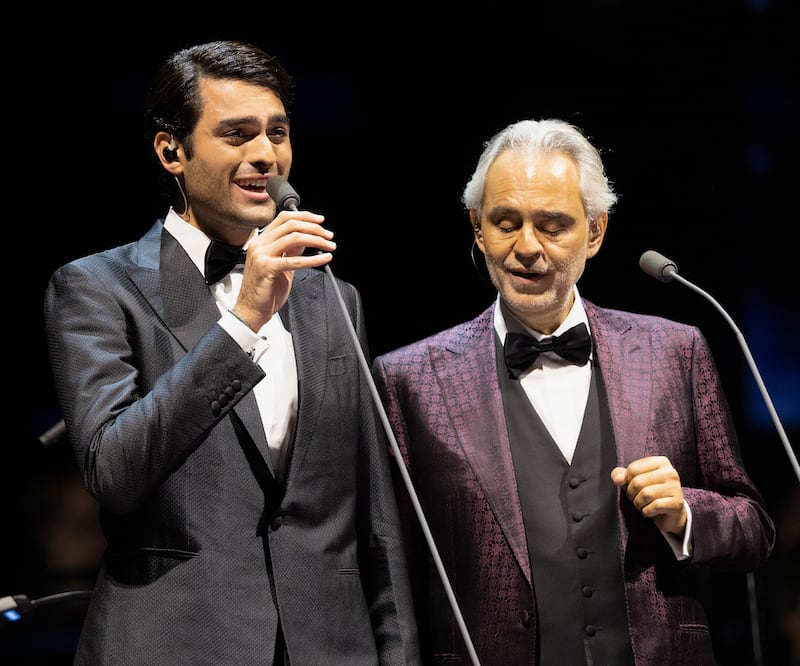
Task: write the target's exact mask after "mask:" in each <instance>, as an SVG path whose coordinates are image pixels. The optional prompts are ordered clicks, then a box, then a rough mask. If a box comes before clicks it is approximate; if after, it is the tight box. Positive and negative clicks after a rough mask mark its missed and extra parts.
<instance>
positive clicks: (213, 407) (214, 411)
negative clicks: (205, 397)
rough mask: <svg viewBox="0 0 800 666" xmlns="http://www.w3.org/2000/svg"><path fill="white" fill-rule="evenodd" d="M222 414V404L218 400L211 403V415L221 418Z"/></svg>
mask: <svg viewBox="0 0 800 666" xmlns="http://www.w3.org/2000/svg"><path fill="white" fill-rule="evenodd" d="M221 412H222V407H221V406H220V404H219V403H218V402H217V401H216V400H214V401H213V402H212V403H211V413H212V414H213V415H214V416H219V415H220V413H221Z"/></svg>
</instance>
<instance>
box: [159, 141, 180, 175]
mask: <svg viewBox="0 0 800 666" xmlns="http://www.w3.org/2000/svg"><path fill="white" fill-rule="evenodd" d="M153 149H154V150H155V151H156V157H157V158H158V161H159V162H161V166H163V167H164V169H166V171H167V172H169V173H170V174H172V175H173V176H178V175H180V174H182V173H183V161H182V154H183V153H182V149H181V147H180V145H179V144H178V143H177V142H176V141H175V138H174V137H173V136H172V135H171V134H170V133H169V132H164V131H163V130H162V131H160V132H156V135H155V138H154V139H153Z"/></svg>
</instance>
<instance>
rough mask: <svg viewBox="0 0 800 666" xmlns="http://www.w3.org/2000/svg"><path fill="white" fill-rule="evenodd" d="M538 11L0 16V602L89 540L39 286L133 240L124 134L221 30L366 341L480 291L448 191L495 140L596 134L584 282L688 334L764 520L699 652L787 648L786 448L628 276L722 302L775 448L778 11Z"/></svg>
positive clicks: (792, 67)
mask: <svg viewBox="0 0 800 666" xmlns="http://www.w3.org/2000/svg"><path fill="white" fill-rule="evenodd" d="M538 4H540V3H528V4H527V5H525V7H524V9H518V8H512V7H505V6H503V5H502V4H497V3H493V4H491V5H488V6H486V7H484V8H482V9H480V10H476V11H475V12H474V13H470V12H468V11H467V10H465V9H463V8H460V9H457V10H445V9H440V10H437V12H436V13H437V14H439V16H438V17H437V18H433V17H432V16H431V15H430V14H431V13H433V9H434V8H433V6H428V7H422V8H415V7H413V6H411V5H409V4H401V5H398V6H396V7H395V6H394V5H391V4H390V5H385V6H382V7H380V8H378V7H375V8H372V9H366V10H359V11H355V10H350V9H348V8H346V7H340V6H336V7H335V8H332V9H326V10H319V9H313V10H312V9H311V8H310V7H308V8H305V9H304V8H301V7H297V6H294V7H292V8H289V9H287V8H278V7H275V8H273V7H270V6H268V5H267V6H264V7H263V8H262V9H260V10H258V11H253V10H254V8H253V7H237V8H235V9H233V8H231V9H228V8H227V7H221V8H213V11H212V12H210V13H209V15H208V16H209V18H207V19H206V18H199V17H198V16H197V11H198V6H197V5H193V6H187V7H185V8H180V9H179V10H178V11H174V12H170V11H169V10H170V9H174V8H171V7H169V6H164V7H161V8H160V9H161V10H162V12H163V16H161V15H153V16H146V15H145V14H144V13H142V14H138V15H137V14H134V13H133V12H132V10H130V9H128V8H120V7H117V8H115V9H114V11H113V13H112V12H111V11H110V10H109V12H108V13H104V12H102V11H101V12H99V13H97V12H96V13H93V14H91V15H89V14H86V15H82V14H80V12H65V13H63V14H58V13H52V11H49V12H45V11H44V10H42V13H41V16H35V17H34V16H31V17H29V18H28V19H26V20H18V21H16V22H12V21H11V20H7V21H6V22H4V26H3V28H2V32H3V33H4V36H3V39H2V42H0V57H1V58H2V67H3V72H4V75H5V76H4V84H5V85H4V89H5V94H4V100H3V103H2V108H3V114H4V118H5V122H4V127H5V139H6V141H5V143H6V146H7V148H8V152H7V153H6V156H5V157H6V170H5V173H6V176H5V183H6V185H5V193H6V197H5V198H6V201H7V212H6V215H5V225H6V228H7V230H10V232H11V236H12V238H11V239H8V238H7V244H10V243H11V242H20V243H21V244H22V245H23V247H25V248H26V252H27V256H28V257H29V258H30V260H29V263H19V262H21V261H23V260H22V259H19V260H16V261H17V262H18V263H16V264H11V259H8V262H9V264H10V265H11V266H12V267H13V270H12V271H10V272H9V273H8V275H7V277H6V282H5V294H6V297H5V301H6V312H7V316H8V317H9V319H8V326H9V329H10V330H8V331H7V335H9V338H8V339H9V340H10V344H9V345H8V350H9V351H10V356H12V358H9V359H8V363H7V366H6V367H7V370H6V376H7V379H8V380H9V387H7V390H8V391H9V393H7V394H6V395H7V396H8V397H7V400H8V401H9V408H10V410H11V411H10V413H9V416H8V417H7V419H6V421H7V424H8V426H9V430H8V435H7V437H6V438H5V441H4V442H3V448H2V451H3V460H2V469H3V470H4V472H3V477H4V489H5V491H6V503H5V509H6V510H5V511H4V512H3V516H2V519H3V521H4V524H3V527H2V534H3V544H4V545H3V553H4V555H5V558H6V563H5V564H4V565H3V567H2V569H1V571H2V577H1V578H0V596H4V595H7V594H21V593H24V594H28V595H30V596H31V597H33V598H36V597H42V596H45V595H48V594H51V593H53V592H56V591H62V590H69V589H86V588H87V587H91V584H92V580H93V575H94V567H95V566H96V562H97V557H98V556H99V552H100V549H101V548H102V543H101V542H98V539H97V534H96V515H95V513H94V511H95V508H96V507H94V505H93V504H92V502H91V501H90V502H88V503H87V502H86V501H85V499H86V497H85V496H84V495H83V494H82V489H81V488H80V487H79V486H76V485H75V478H74V469H73V466H72V463H71V459H70V457H69V444H68V442H67V441H66V440H61V441H58V442H56V443H55V444H53V445H51V446H49V447H44V446H42V445H41V444H40V443H39V440H38V437H39V435H41V434H42V433H44V432H45V431H46V430H47V429H48V428H50V427H51V426H52V425H53V424H55V423H57V422H58V421H59V420H60V413H59V410H58V407H57V405H56V403H55V398H54V390H53V387H52V379H51V375H50V367H49V362H48V359H47V355H46V350H45V346H44V333H43V322H42V312H41V311H42V299H43V295H44V289H45V285H46V282H47V279H48V278H49V275H50V273H51V272H52V271H53V270H54V269H55V268H56V267H58V266H59V265H61V264H62V263H64V262H66V261H68V260H70V259H73V258H75V257H78V256H80V255H84V254H88V253H90V252H94V251H97V250H101V249H105V248H107V247H110V246H113V245H117V244H120V243H123V242H128V241H131V240H134V239H136V238H138V237H139V236H140V235H141V234H142V233H143V232H144V231H145V230H146V229H148V228H149V226H150V225H151V224H152V222H153V220H154V218H155V217H157V216H160V215H162V214H163V213H164V211H165V207H164V204H163V201H162V200H161V199H160V198H159V197H158V196H157V193H156V183H155V179H154V178H153V174H152V173H151V172H150V165H149V164H148V162H147V160H146V157H145V152H144V151H145V147H144V145H143V143H142V141H141V137H140V127H141V125H140V111H141V107H142V101H143V98H144V95H145V91H146V87H147V85H148V83H149V80H150V78H151V76H152V74H153V73H154V71H155V68H156V67H157V65H158V64H160V62H161V61H162V60H163V59H164V57H165V56H166V55H167V54H168V53H169V52H171V51H173V50H175V49H177V48H179V47H182V46H186V45H189V44H191V43H195V42H198V41H204V40H207V39H217V38H237V39H239V38H240V39H246V40H250V41H253V42H255V43H257V44H258V45H260V46H262V47H263V48H265V49H266V50H267V51H271V52H273V53H274V54H276V55H278V56H279V57H280V59H281V60H282V61H283V62H284V64H285V65H286V66H287V68H288V69H289V70H290V72H291V73H293V75H294V76H295V79H296V84H297V99H296V104H295V110H294V115H293V128H292V138H293V146H294V153H295V160H294V166H293V168H292V178H291V181H292V184H293V185H294V187H295V188H296V189H297V191H298V192H299V194H300V196H301V199H302V207H304V208H308V209H311V210H314V211H316V212H320V213H324V214H325V215H326V217H327V224H328V226H330V227H331V228H332V229H334V230H335V231H336V239H337V241H338V244H339V250H337V253H336V256H335V259H334V261H333V263H332V264H331V269H332V270H333V272H334V273H335V274H336V275H337V276H339V277H342V278H345V279H348V280H350V281H352V282H353V283H355V284H356V286H358V287H359V288H360V290H361V293H362V295H363V298H364V302H365V306H366V308H367V315H368V324H369V327H370V345H371V351H372V353H373V355H374V354H378V353H381V352H383V351H387V350H389V349H391V348H394V347H396V346H399V345H401V344H404V343H406V342H410V341H412V340H415V339H417V338H420V337H422V336H424V335H427V334H429V333H432V332H434V331H437V330H439V329H441V328H444V327H447V326H450V325H452V324H455V323H457V322H460V321H463V320H465V319H468V318H471V317H473V316H475V315H476V314H477V313H478V312H479V311H481V310H482V309H484V308H485V307H486V306H487V305H488V304H489V302H490V300H491V298H492V296H493V292H492V291H491V290H490V288H489V287H488V285H487V284H486V283H485V282H484V281H483V279H482V278H481V277H480V275H479V274H478V273H477V272H476V270H475V268H474V267H473V265H472V263H471V261H470V258H469V249H470V244H471V232H470V227H469V224H468V218H467V215H466V213H465V212H464V211H463V210H462V209H461V205H460V195H461V190H462V188H463V186H464V184H465V182H466V180H467V177H468V176H469V174H470V173H471V171H472V169H473V167H474V164H475V162H476V160H477V157H478V154H479V153H480V150H481V148H482V143H483V142H484V141H485V140H486V139H488V138H489V136H490V135H491V134H493V133H494V132H496V131H497V130H499V129H501V128H502V127H503V126H505V125H506V124H508V123H510V122H513V121H515V120H519V119H522V118H528V117H539V118H540V117H550V116H557V117H561V118H565V119H568V120H571V121H572V122H574V123H575V124H577V125H579V126H580V127H582V128H583V129H584V130H585V131H586V133H587V134H588V135H589V136H590V138H592V139H593V141H594V142H595V143H596V144H597V145H598V146H599V147H601V149H602V150H603V152H604V154H605V159H606V164H607V169H608V173H609V176H610V177H611V179H612V180H613V182H614V184H615V187H616V189H617V191H618V193H619V195H620V199H619V203H618V205H617V207H616V209H615V211H614V213H613V214H612V216H611V222H610V228H609V232H608V235H607V238H606V242H605V245H604V247H603V249H602V251H601V253H600V254H599V256H597V257H596V258H595V259H593V260H592V261H591V262H590V263H589V267H588V269H587V271H586V274H585V275H584V277H583V278H582V280H581V282H580V284H579V286H580V288H581V291H582V293H583V295H584V296H585V297H586V298H589V299H590V300H593V301H595V302H597V303H598V304H601V305H606V306H609V307H616V308H622V309H629V310H634V311H640V312H648V313H652V314H657V315H663V316H666V317H670V318H673V319H677V320H680V321H684V322H687V323H692V324H696V325H698V326H699V327H700V328H701V329H702V330H703V332H704V333H705V334H706V336H707V338H708V339H709V342H710V343H711V347H712V349H713V350H714V353H715V357H716V359H717V362H718V365H719V369H720V372H721V373H722V376H723V380H724V382H725V386H726V389H727V391H728V397H729V399H730V402H731V404H732V406H733V408H734V413H735V416H736V419H737V426H738V428H739V430H740V437H741V441H742V451H743V455H744V458H745V462H746V464H747V467H748V469H749V471H750V473H751V475H752V476H753V478H754V480H755V481H756V483H757V484H758V485H759V487H760V489H761V490H762V492H763V493H764V495H765V498H766V500H767V502H768V505H769V508H770V510H771V513H772V515H773V517H774V518H775V520H776V522H777V523H778V544H777V547H776V550H775V554H774V555H773V557H772V559H771V561H770V562H769V564H768V565H767V566H766V567H765V568H764V569H763V570H761V571H759V572H758V573H757V574H756V575H755V576H752V577H745V576H742V575H732V574H731V575H727V574H716V575H714V576H709V577H708V606H709V612H710V614H711V617H712V623H713V629H714V634H715V643H716V644H717V647H718V656H719V660H720V663H722V664H753V663H764V664H780V665H784V664H797V663H800V602H799V601H798V597H799V596H800V591H799V588H800V580H799V579H800V550H799V549H800V506H798V495H799V494H800V493H799V491H798V486H799V485H800V484H799V483H798V479H797V477H796V475H795V473H794V471H793V469H792V467H791V465H790V461H789V456H788V455H787V452H786V450H785V449H784V447H783V445H782V443H781V441H780V440H779V438H778V436H777V434H776V430H775V427H774V425H773V423H772V420H771V419H770V417H769V415H768V412H767V410H766V408H765V407H764V404H763V400H762V398H761V394H760V393H759V392H758V390H757V387H756V384H755V382H754V380H753V377H752V375H751V373H750V369H749V367H748V366H747V364H746V361H745V357H744V355H743V354H742V350H741V348H740V346H739V343H738V341H737V337H736V335H735V334H734V331H733V330H732V329H731V328H730V327H729V326H728V324H727V323H726V322H725V320H724V319H723V317H722V316H721V315H720V313H719V312H718V311H717V310H715V309H714V307H713V306H712V305H711V304H710V303H708V302H707V301H706V300H705V299H703V298H702V297H701V296H699V295H698V294H696V293H695V292H693V291H691V290H689V289H687V288H686V287H685V286H683V285H681V284H679V283H677V282H672V283H668V284H662V283H659V282H658V281H656V280H654V279H653V278H651V277H649V276H647V275H645V274H644V273H643V272H642V271H641V270H640V269H639V267H638V260H639V257H640V255H641V254H642V252H644V251H645V250H648V249H655V250H658V251H660V252H661V253H663V254H665V255H666V256H668V257H670V258H671V259H673V260H674V261H675V262H676V263H677V265H678V268H679V269H680V273H681V275H683V276H684V277H685V278H687V279H688V280H691V281H692V282H694V283H695V284H697V285H698V286H700V287H702V288H703V289H705V290H706V291H707V292H709V293H710V294H711V295H713V296H714V297H715V298H716V299H717V300H718V301H719V303H720V304H721V305H722V306H723V307H724V308H725V309H726V310H727V311H728V312H729V313H730V315H731V316H732V317H733V319H734V321H736V322H737V323H738V325H739V327H740V328H741V331H742V333H743V334H744V338H745V339H746V341H747V342H748V343H749V347H750V349H751V351H752V353H753V357H754V359H755V361H756V363H757V364H758V367H759V369H760V371H761V373H762V376H763V379H764V382H765V384H766V387H767V389H768V390H769V392H770V395H771V398H772V400H773V402H774V404H775V407H776V409H777V412H778V414H779V415H780V417H781V419H782V422H783V426H784V427H785V428H786V431H787V434H788V436H789V439H790V441H791V442H792V443H793V445H794V451H795V452H797V450H798V446H797V440H798V432H799V431H800V408H799V407H798V402H800V401H798V399H797V396H798V388H799V387H800V354H798V352H797V351H796V348H795V347H794V343H795V340H796V338H797V335H798V334H797V329H798V324H799V323H800V307H798V297H797V290H796V287H795V285H796V283H797V278H796V277H794V275H793V268H794V265H795V262H796V260H797V259H796V258H797V251H796V247H797V246H796V241H795V240H794V239H795V236H796V220H795V218H796V215H797V213H796V209H797V184H796V181H797V178H798V167H797V154H798V135H799V132H798V126H797V122H798V64H797V63H798V62H800V57H798V53H797V50H798V49H797V31H798V27H800V22H798V9H797V3H795V2H789V0H786V1H785V2H779V1H769V0H763V1H762V2H757V1H756V0H751V1H750V2H740V1H731V0H717V1H712V2H686V3H681V2H678V3H668V4H666V5H665V4H664V3H657V4H656V3H649V2H634V1H631V2H622V1H614V0H606V1H596V2H582V3H576V2H563V3H542V4H543V7H541V8H540V7H537V5H538ZM552 5H557V6H558V8H554V7H553V6H552ZM255 9H258V8H255ZM23 11H25V10H23ZM26 13H27V12H26ZM12 211H13V212H12ZM13 357H16V358H13ZM72 503H74V504H72ZM62 514H63V515H62ZM84 608H85V601H81V600H79V601H77V602H73V603H63V604H57V605H55V606H49V607H47V608H44V607H43V608H41V609H40V610H37V611H36V613H34V614H32V615H30V616H28V617H26V618H25V619H24V620H23V621H22V622H19V623H17V624H15V625H13V626H12V625H9V624H8V623H6V624H4V625H3V626H2V627H0V661H2V660H4V658H5V657H13V658H14V659H17V660H18V661H20V662H21V663H32V662H33V660H34V659H39V660H40V661H41V662H42V663H59V662H63V663H69V661H70V658H69V655H70V654H71V650H72V648H73V646H74V640H75V636H76V633H77V630H78V629H79V627H80V622H81V619H82V612H83V610H84ZM790 611H791V612H790ZM792 623H793V625H792V626H790V625H791V624H792ZM26 660H27V661H26Z"/></svg>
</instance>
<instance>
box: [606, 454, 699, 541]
mask: <svg viewBox="0 0 800 666" xmlns="http://www.w3.org/2000/svg"><path fill="white" fill-rule="evenodd" d="M611 480H612V481H613V482H614V483H615V484H616V485H617V486H620V487H621V488H623V490H624V491H625V494H626V495H627V496H628V499H629V500H630V501H631V502H633V505H634V506H635V507H636V509H637V510H638V511H639V512H640V513H641V514H642V515H643V516H645V517H646V518H652V519H653V522H654V523H655V524H656V527H658V528H659V529H660V530H662V531H664V532H669V533H671V534H674V535H676V536H677V537H679V538H683V533H684V530H685V529H686V507H685V506H684V503H683V490H682V488H681V480H680V478H679V476H678V472H677V471H676V470H675V468H674V467H673V466H672V463H671V462H670V461H669V459H668V458H666V457H665V456H651V457H649V458H640V459H639V460H634V461H633V462H632V463H630V464H629V465H628V466H627V467H615V468H614V469H613V470H611Z"/></svg>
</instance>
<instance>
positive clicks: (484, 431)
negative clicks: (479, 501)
mask: <svg viewBox="0 0 800 666" xmlns="http://www.w3.org/2000/svg"><path fill="white" fill-rule="evenodd" d="M482 323H484V324H485V326H484V327H483V330H481V331H478V332H477V335H475V337H472V336H470V338H469V340H468V341H465V340H462V341H461V342H460V343H459V344H457V345H455V346H454V347H451V348H449V349H438V350H433V351H432V352H431V356H432V358H431V364H432V366H433V370H434V373H435V374H436V377H437V379H438V381H439V382H440V385H441V386H442V387H443V389H442V394H443V396H444V400H445V403H446V404H447V409H448V414H449V416H450V419H451V420H452V423H453V425H454V427H455V430H456V434H457V435H458V438H459V440H460V442H461V446H462V448H463V450H464V454H465V456H466V458H467V460H469V463H470V465H471V466H472V469H473V472H474V473H475V476H476V477H477V478H478V480H479V482H480V484H481V487H482V488H483V491H484V493H485V494H486V498H487V499H488V501H489V504H490V506H491V508H492V511H493V512H494V515H495V516H496V518H497V522H498V523H499V525H500V527H501V529H502V530H503V534H505V537H506V539H507V540H508V544H509V546H510V547H511V550H512V552H513V553H514V556H515V557H516V559H517V561H518V563H519V565H520V568H521V569H522V571H524V573H525V576H526V578H527V580H528V582H530V581H531V569H530V562H529V560H528V551H527V545H526V541H525V528H524V525H523V522H522V509H521V508H520V505H519V495H518V493H517V492H516V488H517V482H516V477H515V475H514V467H513V463H512V458H511V447H510V445H509V442H508V430H507V428H506V423H505V417H504V412H503V400H502V396H501V393H500V384H499V381H498V379H497V366H496V354H495V341H494V336H495V332H494V326H493V323H492V317H491V316H486V317H484V320H483V322H482ZM472 332H473V333H475V330H474V329H473V331H472ZM453 352H455V353H453ZM452 387H458V389H459V390H453V389H452Z"/></svg>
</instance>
